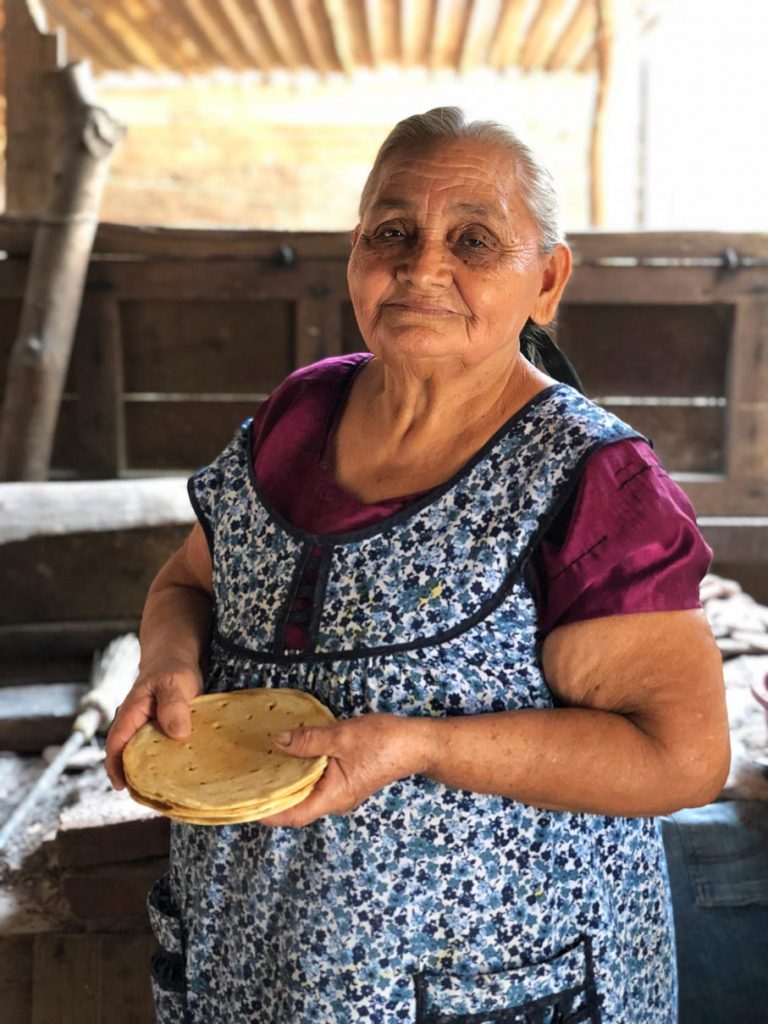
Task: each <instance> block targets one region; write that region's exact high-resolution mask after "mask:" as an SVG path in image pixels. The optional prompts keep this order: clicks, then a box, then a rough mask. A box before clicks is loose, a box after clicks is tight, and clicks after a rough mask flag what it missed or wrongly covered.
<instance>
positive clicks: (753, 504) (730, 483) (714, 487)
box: [672, 473, 768, 516]
mask: <svg viewBox="0 0 768 1024" xmlns="http://www.w3.org/2000/svg"><path fill="white" fill-rule="evenodd" d="M672 475H673V476H674V477H675V479H676V480H677V482H678V483H679V484H680V486H681V487H682V489H683V490H684V491H685V493H686V494H687V495H688V497H689V498H690V500H691V504H692V505H693V507H694V508H695V509H696V512H697V514H698V515H700V516H762V515H764V514H765V510H766V508H768V483H761V482H760V481H749V480H728V478H727V477H726V476H725V475H724V474H717V475H714V476H706V475H702V474H692V475H691V474H685V473H683V474H675V473H673V474H672Z"/></svg>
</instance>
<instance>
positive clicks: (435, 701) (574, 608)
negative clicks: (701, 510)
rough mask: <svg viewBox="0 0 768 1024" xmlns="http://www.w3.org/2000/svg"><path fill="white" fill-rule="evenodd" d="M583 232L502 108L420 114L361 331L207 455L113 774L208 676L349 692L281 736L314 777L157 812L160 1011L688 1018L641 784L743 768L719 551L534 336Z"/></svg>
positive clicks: (357, 277) (654, 465)
mask: <svg viewBox="0 0 768 1024" xmlns="http://www.w3.org/2000/svg"><path fill="white" fill-rule="evenodd" d="M570 262H571V261H570V254H569V251H568V249H567V247H566V246H565V245H564V244H563V242H562V241H561V237H560V234H559V232H558V228H557V224H556V204H555V200H554V196H553V192H552V187H551V183H550V179H549V177H548V176H547V174H546V172H545V171H544V170H543V169H542V168H540V167H539V166H538V165H537V163H536V162H535V160H534V158H533V157H532V155H531V153H530V151H529V150H528V149H527V148H526V147H525V146H524V145H522V144H521V143H520V142H519V141H518V140H517V139H516V138H515V137H514V136H513V135H512V134H511V133H510V132H508V131H507V130H506V129H503V128H501V127H500V126H498V125H494V124H491V123H487V122H476V123H471V124H468V123H466V121H465V120H464V118H463V115H462V114H461V112H460V111H458V110H455V109H453V108H444V109H438V110H433V111H430V112H429V113H428V114H425V115H419V116H414V117H410V118H408V119H407V120H405V121H403V122H401V123H400V124H399V125H397V126H396V128H395V129H394V130H393V132H392V133H391V135H390V136H389V137H388V139H387V140H386V141H385V143H384V145H383V146H382V148H381V150H380V152H379V154H378V157H377V159H376V162H375V164H374V167H373V170H372V171H371V174H370V177H369V179H368V182H367V183H366V186H365V189H364V191H363V196H362V201H361V206H360V223H359V225H358V227H357V228H356V229H355V232H354V237H353V243H352V253H351V256H350V261H349V288H350V293H351V297H352V302H353V304H354V308H355V312H356V315H357V319H358V323H359V325H360V330H361V332H362V336H363V338H364V339H365V343H366V345H367V347H368V349H369V350H370V352H369V353H366V354H358V355H352V356H347V357H343V358H338V359H331V360H326V361H324V362H322V363H319V364H317V365H315V366H311V367H308V368H306V369H303V370H300V371H298V372H297V373H294V374H293V375H292V376H291V377H289V378H288V380H287V381H285V382H284V384H283V385H281V386H280V387H279V388H278V389H277V391H276V392H275V393H274V394H273V395H272V397H271V398H270V399H269V401H268V402H267V403H266V404H265V405H264V406H263V407H262V408H261V409H260V410H259V414H258V416H257V417H256V419H255V421H254V422H253V423H251V424H246V425H245V426H244V427H243V429H242V430H241V431H240V432H238V434H237V435H236V437H235V439H234V440H233V442H232V443H231V444H230V446H229V447H228V448H227V449H226V450H225V451H224V452H223V453H222V455H221V456H219V457H218V458H217V459H216V461H215V462H214V463H213V464H212V465H211V466H209V467H208V468H206V469H204V470H202V471H201V472H199V473H198V474H196V475H195V476H194V477H193V479H192V481H191V485H190V494H191V497H192V502H193V504H194V507H195V510H196V512H197V515H198V518H199V521H200V522H199V525H196V526H195V528H194V529H193V530H192V532H191V534H190V536H189V538H188V539H187V541H186V543H185V545H184V546H183V548H182V549H181V550H180V551H179V552H178V553H177V554H176V555H174V557H173V558H172V559H171V560H170V561H169V562H168V563H167V564H166V566H165V567H164V568H163V569H162V570H161V572H160V574H159V576H158V577H157V579H156V580H155V582H154V583H153V585H152V589H151V591H150V594H149V598H148V601H147V607H146V612H145V616H144V622H143V625H142V671H141V675H140V677H139V679H138V681H137V682H136V685H135V686H134V689H133V691H132V693H131V695H130V697H129V699H128V700H127V701H126V703H125V704H124V705H123V707H122V709H121V711H120V713H119V715H118V717H117V719H116V722H115V724H114V726H113V729H112V732H111V735H110V739H109V749H108V754H109V770H110V773H111V776H112V778H113V781H114V782H115V784H116V785H118V786H120V785H121V784H122V783H123V778H122V770H121V767H120V755H121V751H122V748H123V746H124V744H125V742H126V740H127V739H128V738H129V737H130V735H132V734H133V732H134V731H135V730H136V729H137V728H138V727H139V726H141V725H142V724H144V722H145V721H146V720H147V719H149V718H152V717H156V718H157V720H158V722H159V724H160V726H161V727H162V728H163V729H164V730H165V732H166V733H167V734H168V735H170V736H172V737H177V738H180V737H183V736H184V735H186V733H187V732H188V730H189V721H190V720H189V712H188V709H187V702H188V701H189V700H190V699H191V698H192V697H193V696H195V695H196V694H197V693H199V692H200V691H201V689H205V690H209V691H221V690H231V689H238V688H241V687H250V686H283V687H286V686H287V687H296V688H299V689H303V690H307V691H309V692H311V693H312V694H314V695H316V696H317V697H318V698H319V699H320V700H321V701H323V702H325V703H326V704H328V705H329V706H330V707H331V709H332V710H333V711H334V712H335V714H336V715H337V716H338V718H339V721H338V723H337V724H335V725H332V726H328V727H325V728H303V729H297V730H295V731H294V732H292V733H290V734H285V735H284V736H282V737H281V740H280V743H281V746H282V748H283V749H284V750H285V751H287V752H289V753H291V754H295V755H297V756H305V755H318V754H326V755H328V756H329V758H330V760H329V763H328V768H327V770H326V772H325V775H324V776H323V778H322V780H321V781H320V783H319V784H318V785H317V787H316V788H315V790H314V792H313V793H312V794H311V796H309V797H308V798H307V799H306V800H304V802H303V803H301V804H299V805H297V806H295V807H294V808H292V809H290V810H287V811H284V812H282V813H281V814H279V815H277V816H275V817H272V818H269V819H266V820H264V821H262V822H260V823H252V824H245V825H236V826H227V827H197V826H192V825H181V824H176V825H174V827H173V842H172V856H171V870H170V874H169V876H168V877H167V878H166V879H163V880H162V881H161V882H160V883H159V884H158V885H157V886H156V887H155V889H154V890H153V892H152V893H151V895H150V911H151V915H152V919H153V923H154V925H155V928H156V931H157V935H158V938H159V940H160V944H161V947H162V952H161V954H160V955H159V956H157V957H156V958H155V961H154V980H155V994H156V1002H157V1006H158V1014H159V1019H160V1020H161V1021H163V1022H169V1024H170V1022H174V1024H175V1022H178V1021H181V1020H185V1021H188V1022H194V1024H198V1022H200V1024H202V1022H205V1024H215V1022H221V1024H225V1022H226V1024H230V1022H238V1024H239V1022H259V1024H348V1022H354V1021H366V1022H380V1024H390V1022H397V1021H407V1022H422V1024H424V1022H433V1024H438V1022H440V1024H448V1022H459V1021H461V1022H467V1024H469V1022H476V1024H481V1022H487V1021H504V1022H510V1024H511V1022H523V1021H537V1022H543V1024H550V1022H556V1021H562V1022H564V1021H574V1022H575V1021H591V1022H597V1021H601V1022H603V1024H671V1022H673V1021H674V1020H675V969H674V951H673V945H672V938H671V930H670V913H669V904H668V895H667V887H666V878H665V868H664V863H663V854H662V848H661V845H660V841H659V836H658V832H657V827H656V823H655V822H654V820H653V815H658V814H664V813H666V812H668V811H671V810H673V809H676V808H679V807H682V806H685V805H694V804H700V803H705V802H707V801H709V800H711V799H712V798H713V797H714V796H715V795H716V794H717V793H718V791H719V789H720V786H721V784H722V782H723V780H724V778H725V775H726V772H727V762H728V739H727V726H726V719H725V714H724V702H723V692H722V678H721V671H720V657H719V655H718V652H717V649H716V647H715V645H714V643H713V640H712V638H711V636H710V633H709V631H708V628H707V624H706V621H705V619H704V617H703V613H702V612H701V610H700V607H699V604H698V586H697V585H698V580H699V578H700V576H701V574H702V573H703V572H704V571H705V569H706V565H707V561H708V558H709V552H708V549H707V548H706V546H705V545H704V544H703V542H702V541H701V539H700V538H699V535H698V534H697V532H696V528H695V525H694V517H693V513H692V511H691V508H690V506H689V504H688V503H687V501H686V499H685V497H684V496H683V495H682V493H681V492H680V491H679V490H678V489H677V488H676V487H675V485H674V484H672V482H671V481H670V480H669V478H668V477H667V476H666V474H665V473H664V472H663V470H662V469H661V468H660V466H659V464H658V462H657V461H656V459H655V458H654V456H653V454H652V453H651V451H650V450H649V448H648V447H647V445H646V444H645V442H644V441H642V439H640V438H638V436H637V435H636V434H635V432H634V431H633V430H632V429H631V428H630V427H628V426H627V425H626V424H624V423H622V422H620V421H619V420H617V419H616V418H614V417H613V416H611V415H609V414H608V413H606V412H605V411H603V410H602V409H600V408H599V407H597V406H595V405H594V404H592V403H590V402H589V401H587V400H586V399H585V398H584V397H583V396H582V395H581V394H579V392H578V391H577V390H575V389H574V388H572V387H570V386H568V385H566V384H562V383H558V382H556V381H555V380H553V379H552V378H551V377H549V376H547V375H546V374H545V373H544V372H542V371H541V370H539V369H537V368H536V366H535V365H534V363H533V362H532V361H530V360H529V359H528V358H526V357H525V355H524V353H523V352H521V335H522V336H523V338H524V339H527V338H528V337H529V336H530V334H531V327H532V326H535V325H542V324H546V323H547V322H548V321H550V320H551V319H552V317H553V315H554V312H555V309H556V306H557V303H558V300H559V299H560V296H561V293H562V291H563V288H564V286H565V284H566V281H567V279H568V274H569V270H570ZM212 623H213V626H212ZM201 663H206V664H207V668H206V671H205V674H203V673H202V672H201V668H200V665H201Z"/></svg>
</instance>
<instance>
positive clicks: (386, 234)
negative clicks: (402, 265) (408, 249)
mask: <svg viewBox="0 0 768 1024" xmlns="http://www.w3.org/2000/svg"><path fill="white" fill-rule="evenodd" d="M375 237H376V238H382V239H384V241H393V240H396V239H399V238H405V233H404V232H403V231H401V230H400V228H382V229H381V230H380V231H377V232H376V235H375Z"/></svg>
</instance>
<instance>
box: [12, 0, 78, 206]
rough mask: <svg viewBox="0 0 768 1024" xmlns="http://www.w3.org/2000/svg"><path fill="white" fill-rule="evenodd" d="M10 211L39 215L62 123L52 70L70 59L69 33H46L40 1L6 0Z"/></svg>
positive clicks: (47, 190) (48, 184) (47, 188)
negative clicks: (67, 48) (58, 118)
mask: <svg viewBox="0 0 768 1024" xmlns="http://www.w3.org/2000/svg"><path fill="white" fill-rule="evenodd" d="M4 37H5V40H4V41H5V79H6V80H5V96H6V151H5V153H6V156H5V162H6V172H5V191H6V202H5V206H6V212H7V213H13V214H19V215H23V216H33V217H37V216H39V214H40V211H41V210H42V209H43V206H44V205H45V202H46V200H47V198H48V194H49V192H50V178H51V165H52V162H53V153H54V150H55V143H56V134H57V123H56V117H55V97H54V94H53V91H52V79H53V77H54V76H53V72H55V71H57V70H58V69H59V68H60V67H62V66H63V64H64V63H65V59H66V58H65V53H64V37H63V35H62V34H61V33H60V32H56V33H47V32H45V30H44V28H43V16H42V13H41V11H40V9H39V5H38V4H35V3H33V2H31V0H6V4H5V31H4Z"/></svg>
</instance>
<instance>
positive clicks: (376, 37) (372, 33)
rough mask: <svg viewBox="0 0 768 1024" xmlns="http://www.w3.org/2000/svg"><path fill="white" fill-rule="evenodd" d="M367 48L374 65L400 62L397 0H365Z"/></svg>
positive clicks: (398, 7) (398, 5) (398, 8)
mask: <svg viewBox="0 0 768 1024" xmlns="http://www.w3.org/2000/svg"><path fill="white" fill-rule="evenodd" d="M365 21H366V35H367V39H368V49H369V50H370V53H371V60H372V62H373V66H374V67H380V66H381V65H382V64H390V65H391V64H398V63H399V62H400V33H401V29H400V4H399V3H398V2H397V0H365Z"/></svg>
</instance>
